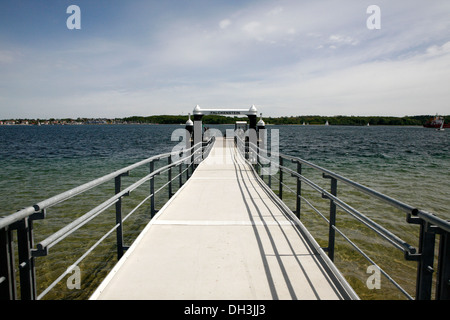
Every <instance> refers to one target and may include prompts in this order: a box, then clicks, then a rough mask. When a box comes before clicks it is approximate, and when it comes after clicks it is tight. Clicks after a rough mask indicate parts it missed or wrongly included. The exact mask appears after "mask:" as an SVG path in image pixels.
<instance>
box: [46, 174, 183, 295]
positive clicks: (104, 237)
mask: <svg viewBox="0 0 450 320" xmlns="http://www.w3.org/2000/svg"><path fill="white" fill-rule="evenodd" d="M186 170H188V169H184V170H183V171H182V172H181V174H183V173H184V172H185V171H186ZM178 175H180V174H178ZM176 178H177V176H176V177H174V178H173V179H172V180H171V181H173V180H175V179H176ZM161 189H162V187H161V188H160V189H158V190H157V191H155V193H154V194H156V193H157V192H158V191H159V190H161ZM154 194H151V195H149V196H147V197H145V199H144V200H142V201H141V202H140V203H139V204H138V205H137V206H136V207H134V208H133V209H132V210H131V211H130V212H129V213H128V214H127V215H126V216H125V217H124V218H123V219H122V223H123V222H125V221H126V220H127V219H128V218H129V217H130V216H131V215H132V214H133V213H134V212H136V210H137V209H139V208H140V207H141V206H142V205H143V204H144V203H145V202H146V201H148V199H150V198H151V197H153V196H154ZM119 226H120V224H119V223H118V224H116V225H115V226H113V227H112V228H111V229H110V230H109V231H108V232H106V233H105V234H104V235H103V236H102V237H101V238H100V239H99V240H98V241H97V242H96V243H94V245H92V246H91V247H90V248H89V249H88V250H87V251H86V252H85V253H84V254H83V255H82V256H81V257H80V258H79V259H78V260H77V261H75V263H73V264H72V267H73V266H77V265H78V264H79V263H80V262H81V261H83V260H84V258H86V256H87V255H88V254H89V253H91V252H92V251H93V250H94V249H95V248H96V247H98V245H99V244H100V243H102V242H103V241H104V240H105V239H106V238H107V237H108V236H109V235H110V234H111V233H112V232H113V231H114V230H116V229H117V228H118V227H119ZM68 272H69V269H67V270H66V271H65V272H63V273H62V274H61V275H60V276H59V277H58V278H57V279H56V280H55V281H54V282H53V283H52V284H50V285H49V286H48V287H47V288H46V289H45V290H44V291H43V292H42V293H41V294H40V295H39V296H38V297H37V300H40V299H42V298H43V297H44V296H45V295H46V294H47V293H48V292H49V291H50V290H51V289H53V288H54V287H55V285H56V284H58V283H59V282H60V281H61V279H63V278H64V277H65V276H66V275H67V274H68Z"/></svg>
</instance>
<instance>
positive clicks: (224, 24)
mask: <svg viewBox="0 0 450 320" xmlns="http://www.w3.org/2000/svg"><path fill="white" fill-rule="evenodd" d="M230 24H231V20H229V19H224V20H221V21H220V22H219V27H220V29H226V28H227V27H228V26H229V25H230Z"/></svg>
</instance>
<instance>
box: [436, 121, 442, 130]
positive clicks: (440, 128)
mask: <svg viewBox="0 0 450 320" xmlns="http://www.w3.org/2000/svg"><path fill="white" fill-rule="evenodd" d="M436 131H444V118H442V122H441V126H440V127H439V128H438V129H436Z"/></svg>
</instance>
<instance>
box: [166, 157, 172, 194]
mask: <svg viewBox="0 0 450 320" xmlns="http://www.w3.org/2000/svg"><path fill="white" fill-rule="evenodd" d="M167 164H168V165H169V166H170V165H171V164H172V156H169V157H168V158H167ZM167 175H168V177H167V180H168V183H169V191H168V192H169V199H170V198H172V195H173V194H172V167H170V168H169V172H168V174H167Z"/></svg>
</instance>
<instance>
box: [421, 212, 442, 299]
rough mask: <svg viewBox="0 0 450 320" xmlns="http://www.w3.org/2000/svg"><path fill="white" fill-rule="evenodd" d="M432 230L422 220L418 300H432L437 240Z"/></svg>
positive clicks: (428, 224)
mask: <svg viewBox="0 0 450 320" xmlns="http://www.w3.org/2000/svg"><path fill="white" fill-rule="evenodd" d="M431 229H432V227H431V225H430V223H428V222H427V221H423V220H422V223H421V224H420V237H419V253H420V257H419V261H418V265H417V281H416V300H431V291H432V285H433V272H434V269H433V263H434V246H435V238H436V234H435V231H434V230H431ZM447 285H448V284H447Z"/></svg>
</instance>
